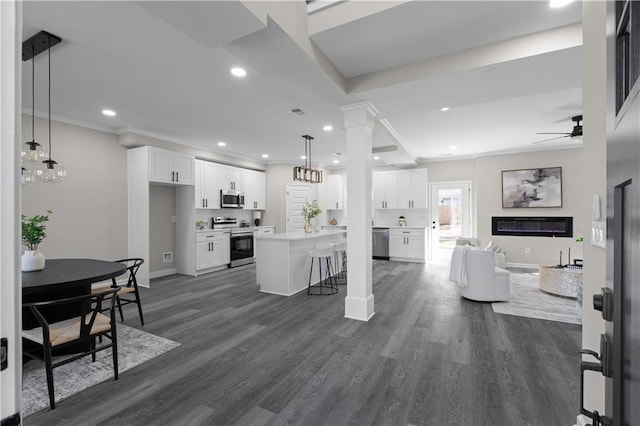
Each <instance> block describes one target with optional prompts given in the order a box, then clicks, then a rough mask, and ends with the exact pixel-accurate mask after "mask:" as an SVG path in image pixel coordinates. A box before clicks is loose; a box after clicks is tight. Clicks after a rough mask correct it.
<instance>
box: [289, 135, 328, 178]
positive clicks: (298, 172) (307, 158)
mask: <svg viewBox="0 0 640 426" xmlns="http://www.w3.org/2000/svg"><path fill="white" fill-rule="evenodd" d="M302 137H303V138H304V164H303V165H302V166H295V167H294V168H293V180H294V181H297V182H306V183H322V170H320V169H314V168H312V167H311V141H312V140H313V137H311V136H309V135H303V136H302Z"/></svg>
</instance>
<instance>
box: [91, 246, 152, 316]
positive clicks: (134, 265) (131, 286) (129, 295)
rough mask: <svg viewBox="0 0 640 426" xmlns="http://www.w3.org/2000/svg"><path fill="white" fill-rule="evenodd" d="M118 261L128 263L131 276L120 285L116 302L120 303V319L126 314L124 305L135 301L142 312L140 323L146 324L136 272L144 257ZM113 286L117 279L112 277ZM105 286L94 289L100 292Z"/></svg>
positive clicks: (139, 311) (140, 312)
mask: <svg viewBox="0 0 640 426" xmlns="http://www.w3.org/2000/svg"><path fill="white" fill-rule="evenodd" d="M116 262H117V263H124V264H125V265H127V270H128V271H129V277H128V278H127V283H126V284H123V285H122V286H120V290H119V291H118V294H117V295H116V304H117V305H118V311H119V312H120V320H121V321H123V322H124V315H123V314H122V305H128V304H129V303H135V304H136V305H138V313H139V314H140V323H141V324H142V325H143V326H144V317H143V316H142V302H141V301H140V292H139V291H138V281H137V280H136V273H137V272H138V269H140V265H142V264H143V263H144V259H140V258H131V259H121V260H116ZM111 282H112V284H111V287H112V288H115V287H117V285H116V279H115V278H112V279H111ZM101 289H104V287H99V288H96V289H94V290H93V292H94V293H96V292H99V291H100V290H101Z"/></svg>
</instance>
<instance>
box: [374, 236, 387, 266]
mask: <svg viewBox="0 0 640 426" xmlns="http://www.w3.org/2000/svg"><path fill="white" fill-rule="evenodd" d="M372 231H373V238H372V245H373V248H372V252H373V256H372V257H373V258H374V259H384V260H389V228H372Z"/></svg>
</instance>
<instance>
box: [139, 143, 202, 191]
mask: <svg viewBox="0 0 640 426" xmlns="http://www.w3.org/2000/svg"><path fill="white" fill-rule="evenodd" d="M149 181H150V182H160V183H170V184H175V185H180V184H181V185H193V184H194V182H195V158H194V157H192V156H189V155H186V154H181V153H178V152H174V151H169V150H166V149H160V148H154V147H149Z"/></svg>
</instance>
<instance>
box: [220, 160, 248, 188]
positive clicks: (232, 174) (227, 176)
mask: <svg viewBox="0 0 640 426" xmlns="http://www.w3.org/2000/svg"><path fill="white" fill-rule="evenodd" d="M243 170H244V169H241V168H239V167H232V166H223V165H221V164H219V165H218V173H219V174H218V179H219V183H220V189H231V190H233V191H239V192H242V191H243V190H244V186H243V183H242V177H243V176H242V175H243Z"/></svg>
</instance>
